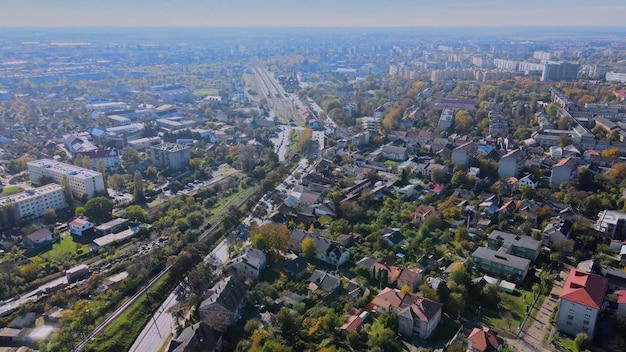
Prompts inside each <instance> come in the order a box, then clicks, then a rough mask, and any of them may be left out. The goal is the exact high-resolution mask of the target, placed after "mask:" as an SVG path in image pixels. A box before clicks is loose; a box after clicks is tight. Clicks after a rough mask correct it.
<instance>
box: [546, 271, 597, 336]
mask: <svg viewBox="0 0 626 352" xmlns="http://www.w3.org/2000/svg"><path fill="white" fill-rule="evenodd" d="M608 285H609V280H608V279H607V278H605V277H602V276H600V275H595V274H591V273H586V272H582V271H578V270H576V269H572V270H571V271H570V273H569V275H568V277H567V280H566V281H565V285H563V289H562V291H561V302H560V304H559V313H558V318H557V323H556V326H557V327H558V328H559V330H560V331H561V332H564V333H566V334H568V335H570V336H575V335H576V334H578V333H581V332H583V333H585V334H587V336H589V338H590V339H593V335H594V332H595V327H596V322H597V320H598V316H599V315H600V312H602V310H604V307H605V298H606V290H607V288H608Z"/></svg>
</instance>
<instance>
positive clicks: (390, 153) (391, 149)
mask: <svg viewBox="0 0 626 352" xmlns="http://www.w3.org/2000/svg"><path fill="white" fill-rule="evenodd" d="M381 152H382V153H381V154H382V156H383V157H384V158H385V159H388V160H395V161H405V160H406V159H407V150H406V148H405V147H398V146H394V145H390V144H387V145H384V146H383V147H382V150H381Z"/></svg>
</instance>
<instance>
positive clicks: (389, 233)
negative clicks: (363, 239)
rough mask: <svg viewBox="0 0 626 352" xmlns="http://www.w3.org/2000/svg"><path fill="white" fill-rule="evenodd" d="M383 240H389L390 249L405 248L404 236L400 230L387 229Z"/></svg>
mask: <svg viewBox="0 0 626 352" xmlns="http://www.w3.org/2000/svg"><path fill="white" fill-rule="evenodd" d="M383 238H384V239H385V240H387V244H388V245H389V246H390V247H393V246H404V243H405V242H404V235H403V234H402V232H400V229H398V228H395V229H385V230H384V231H383Z"/></svg>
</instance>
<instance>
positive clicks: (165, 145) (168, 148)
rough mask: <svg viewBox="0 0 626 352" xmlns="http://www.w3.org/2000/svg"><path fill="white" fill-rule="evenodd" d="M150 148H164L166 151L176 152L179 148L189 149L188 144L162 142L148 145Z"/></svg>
mask: <svg viewBox="0 0 626 352" xmlns="http://www.w3.org/2000/svg"><path fill="white" fill-rule="evenodd" d="M150 148H152V149H158V150H164V151H168V152H178V151H181V150H185V149H189V146H187V145H184V144H178V143H162V144H159V145H155V146H152V147H150Z"/></svg>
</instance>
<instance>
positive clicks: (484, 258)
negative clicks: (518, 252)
mask: <svg viewBox="0 0 626 352" xmlns="http://www.w3.org/2000/svg"><path fill="white" fill-rule="evenodd" d="M472 259H473V261H474V264H475V265H476V266H477V268H478V270H479V271H481V272H484V273H487V274H492V275H495V276H499V277H506V278H510V279H511V280H513V281H516V282H521V281H523V280H524V278H525V277H526V274H528V268H530V263H531V262H530V260H528V259H526V258H522V257H517V256H514V255H511V254H508V253H505V252H500V251H495V250H493V249H490V248H485V247H478V248H476V250H475V251H474V253H472ZM509 281H510V280H509Z"/></svg>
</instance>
